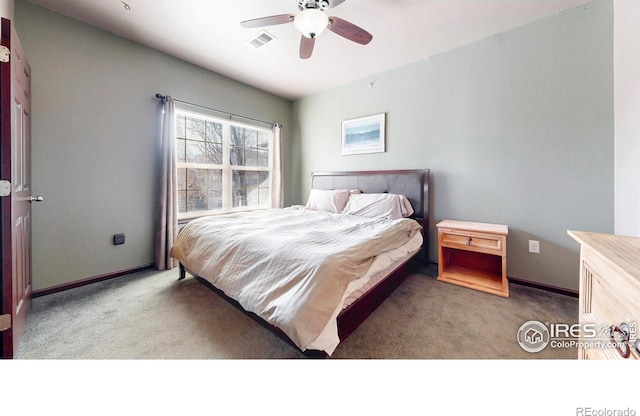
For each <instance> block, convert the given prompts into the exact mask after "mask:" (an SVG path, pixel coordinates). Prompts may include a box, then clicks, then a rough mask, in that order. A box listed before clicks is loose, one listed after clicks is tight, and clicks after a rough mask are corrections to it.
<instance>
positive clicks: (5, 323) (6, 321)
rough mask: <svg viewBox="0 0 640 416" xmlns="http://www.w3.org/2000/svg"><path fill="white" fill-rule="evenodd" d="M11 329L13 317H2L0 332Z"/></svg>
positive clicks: (0, 316)
mask: <svg viewBox="0 0 640 416" xmlns="http://www.w3.org/2000/svg"><path fill="white" fill-rule="evenodd" d="M9 328H11V315H9V314H6V315H0V332H2V331H6V330H7V329H9Z"/></svg>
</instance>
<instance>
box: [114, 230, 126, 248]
mask: <svg viewBox="0 0 640 416" xmlns="http://www.w3.org/2000/svg"><path fill="white" fill-rule="evenodd" d="M119 244H124V233H120V234H114V235H113V245H115V246H117V245H119Z"/></svg>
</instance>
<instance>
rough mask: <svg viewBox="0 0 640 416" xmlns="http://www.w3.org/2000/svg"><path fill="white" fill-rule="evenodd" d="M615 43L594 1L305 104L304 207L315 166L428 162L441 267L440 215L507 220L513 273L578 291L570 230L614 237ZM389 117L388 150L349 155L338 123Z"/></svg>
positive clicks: (604, 8)
mask: <svg viewBox="0 0 640 416" xmlns="http://www.w3.org/2000/svg"><path fill="white" fill-rule="evenodd" d="M612 45H613V6H612V2H611V0H606V1H604V0H597V1H595V2H593V3H589V4H588V5H586V6H584V7H578V8H574V9H571V10H568V11H566V12H564V13H561V14H558V15H554V16H552V17H548V18H545V19H543V20H540V21H537V22H534V23H532V24H529V25H526V26H522V27H519V28H516V29H514V30H510V31H508V32H504V33H501V34H498V35H495V36H492V37H489V38H486V39H484V40H481V41H478V42H475V43H472V44H469V45H466V46H463V47H460V48H457V49H455V50H452V51H448V52H446V53H442V54H440V55H437V56H434V57H432V58H430V59H427V60H423V61H420V62H416V63H414V64H411V65H408V66H405V67H402V68H399V69H396V70H392V71H389V72H385V73H382V74H380V75H377V76H375V77H371V78H369V79H364V80H361V81H359V82H355V83H353V84H350V85H347V86H344V87H341V88H338V89H335V90H331V91H328V92H325V93H321V94H317V95H314V96H310V97H306V98H303V99H300V100H298V101H296V102H294V126H295V128H296V131H295V138H296V142H295V143H294V144H295V146H299V147H300V149H296V152H297V151H299V152H300V154H301V158H300V160H299V161H298V162H294V163H296V165H295V166H293V167H292V169H293V171H294V172H300V174H299V175H297V176H295V178H298V179H295V180H297V181H298V183H297V184H296V185H297V187H298V189H300V192H299V193H298V194H296V195H294V199H297V201H298V202H300V203H303V202H305V201H306V198H307V195H308V188H309V183H308V178H309V174H310V173H311V172H312V171H314V170H345V169H358V170H361V169H401V168H405V169H410V168H430V169H431V172H432V191H433V201H434V202H433V207H432V218H431V220H432V223H431V233H430V234H431V248H432V249H431V253H430V257H431V259H432V260H437V253H436V248H435V247H436V238H435V236H436V232H435V231H436V229H435V227H434V225H435V223H437V222H438V221H440V220H442V219H445V218H451V219H459V220H468V221H479V222H493V223H501V224H507V225H508V226H509V237H508V244H507V250H508V266H507V269H508V270H507V271H508V274H509V276H512V277H516V278H520V279H525V280H530V281H535V282H539V283H542V284H548V285H553V286H557V287H562V288H567V289H571V290H577V289H578V261H579V257H578V245H577V243H575V242H574V241H573V240H572V239H571V238H570V237H569V236H568V235H567V230H568V229H576V230H589V231H598V232H608V233H610V232H613V223H614V221H613V143H614V142H613V120H614V118H613V117H614V115H613V49H612ZM381 59H382V58H381ZM372 82H373V85H371V86H370V84H371V83H372ZM382 112H385V113H386V114H387V129H386V134H387V142H386V146H387V151H386V153H379V154H371V155H352V156H341V155H340V129H341V121H342V120H344V119H349V118H354V117H359V116H364V115H370V114H376V113H382ZM529 239H534V240H539V241H540V247H541V248H540V250H541V253H540V254H531V253H528V240H529Z"/></svg>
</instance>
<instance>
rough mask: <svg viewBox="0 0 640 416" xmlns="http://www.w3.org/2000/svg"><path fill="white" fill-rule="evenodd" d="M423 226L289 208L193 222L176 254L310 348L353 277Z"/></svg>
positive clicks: (184, 231)
mask: <svg viewBox="0 0 640 416" xmlns="http://www.w3.org/2000/svg"><path fill="white" fill-rule="evenodd" d="M419 230H420V225H419V224H418V223H417V222H416V221H413V220H410V219H399V220H380V219H371V218H364V217H358V216H354V215H346V214H332V213H328V212H320V211H312V210H308V209H305V208H301V207H290V208H284V209H272V210H266V211H252V212H241V213H233V214H226V215H218V216H210V217H204V218H200V219H197V220H193V221H191V222H190V223H189V224H187V225H186V226H185V227H184V228H183V229H182V230H181V231H180V233H179V234H178V238H177V240H176V242H175V245H174V247H173V249H172V251H171V255H172V256H173V257H175V258H177V259H178V260H179V261H180V262H181V263H182V264H183V265H184V266H185V267H186V268H187V269H189V270H190V271H191V272H194V273H196V274H197V275H198V276H200V277H202V278H204V279H206V280H208V281H209V282H211V283H212V284H213V285H214V286H215V287H217V288H218V289H221V290H222V291H223V292H224V293H225V294H226V295H227V296H229V297H231V298H233V299H235V300H237V301H238V302H239V303H240V304H241V305H242V307H243V308H245V309H246V310H248V311H251V312H254V313H256V314H257V315H259V316H260V317H262V318H263V319H264V320H266V321H267V322H269V323H270V324H272V325H275V326H277V327H278V328H280V329H282V330H283V331H284V332H285V333H286V334H287V336H288V337H289V338H291V340H292V341H293V342H294V343H295V344H296V345H297V346H298V347H300V349H301V350H303V351H304V350H306V349H308V348H309V345H312V343H313V341H314V340H315V339H316V338H317V337H318V335H319V334H320V333H321V332H322V331H323V329H324V328H325V326H326V325H327V322H328V321H329V319H331V318H332V315H334V312H335V311H336V308H337V307H338V306H339V305H340V302H341V299H342V296H343V294H344V292H345V290H346V288H347V286H348V284H349V282H350V281H352V280H353V279H357V278H359V277H361V276H362V275H364V274H365V273H366V272H367V270H368V269H369V266H370V265H371V263H372V262H373V261H374V260H375V257H376V256H377V255H378V254H381V253H383V252H385V251H389V250H392V249H394V248H396V247H399V246H400V245H402V244H404V243H406V242H407V241H408V240H409V239H410V238H411V237H412V236H413V234H415V233H416V232H418V231H419ZM335 338H336V340H337V338H338V335H337V333H336V334H335ZM337 342H339V340H337V341H336V345H337ZM331 352H332V351H331ZM331 352H329V354H331Z"/></svg>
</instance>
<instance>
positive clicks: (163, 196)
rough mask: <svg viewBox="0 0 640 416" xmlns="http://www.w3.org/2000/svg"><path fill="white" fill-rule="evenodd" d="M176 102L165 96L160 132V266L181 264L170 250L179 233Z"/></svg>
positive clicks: (157, 258)
mask: <svg viewBox="0 0 640 416" xmlns="http://www.w3.org/2000/svg"><path fill="white" fill-rule="evenodd" d="M175 136H176V121H175V105H174V103H173V100H172V99H171V97H169V96H166V97H165V98H164V99H163V106H162V129H161V132H160V146H161V149H160V169H159V175H160V178H159V179H160V181H159V182H160V187H159V188H160V189H159V192H158V195H159V200H158V205H157V215H156V221H157V224H156V240H155V261H156V268H157V269H158V270H165V269H166V270H168V269H172V268H173V267H174V266H177V260H175V259H173V258H172V257H171V256H170V255H169V254H170V252H171V247H173V242H174V241H175V237H176V235H177V233H178V200H177V196H178V195H177V192H176V190H177V182H178V172H177V169H176V146H175Z"/></svg>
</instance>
